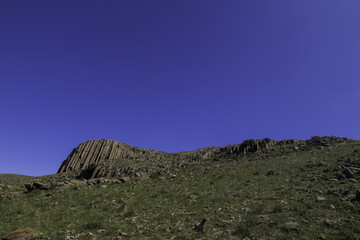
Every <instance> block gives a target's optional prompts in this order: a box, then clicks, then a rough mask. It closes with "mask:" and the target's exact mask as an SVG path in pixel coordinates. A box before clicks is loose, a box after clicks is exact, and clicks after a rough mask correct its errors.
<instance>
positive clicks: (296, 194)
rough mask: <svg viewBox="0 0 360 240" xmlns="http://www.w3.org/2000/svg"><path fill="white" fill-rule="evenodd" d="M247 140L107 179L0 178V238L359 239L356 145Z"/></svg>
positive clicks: (359, 148) (329, 140) (74, 174)
mask: <svg viewBox="0 0 360 240" xmlns="http://www.w3.org/2000/svg"><path fill="white" fill-rule="evenodd" d="M264 141H265V142H268V143H269V142H271V141H272V140H270V141H269V140H264ZM257 143H259V142H257ZM246 144H248V145H242V146H241V145H231V146H227V147H224V148H217V149H215V150H216V151H214V148H210V149H211V154H208V155H207V157H206V158H202V159H203V160H202V161H198V160H197V161H194V162H188V163H187V164H185V162H182V163H183V164H172V165H167V166H166V167H165V168H163V170H162V171H158V170H157V171H153V172H150V171H148V172H146V171H142V172H140V171H139V172H137V171H135V172H132V173H131V174H130V175H123V176H117V177H111V178H110V177H101V178H89V179H84V178H81V172H82V171H81V170H80V171H79V170H76V171H70V172H64V173H59V174H55V175H49V176H43V177H38V178H35V179H33V178H22V179H17V178H11V179H9V178H3V179H2V178H1V177H0V184H1V185H0V187H1V189H0V217H1V219H2V225H1V227H0V236H3V239H8V240H9V239H93V240H94V239H259V240H260V239H284V240H285V239H354V240H355V239H359V238H360V142H358V141H353V140H348V139H343V138H334V137H324V138H319V137H314V138H312V139H310V140H307V141H299V140H286V141H281V142H273V143H272V144H268V145H267V146H266V145H262V147H259V146H261V142H260V145H259V144H258V147H254V146H255V145H256V143H255V145H254V143H250V145H249V143H246ZM246 146H253V147H252V148H251V147H247V148H246ZM244 149H246V150H244ZM203 153H204V152H203ZM203 153H202V154H203ZM19 236H20V237H22V238H19ZM26 237H27V238H26Z"/></svg>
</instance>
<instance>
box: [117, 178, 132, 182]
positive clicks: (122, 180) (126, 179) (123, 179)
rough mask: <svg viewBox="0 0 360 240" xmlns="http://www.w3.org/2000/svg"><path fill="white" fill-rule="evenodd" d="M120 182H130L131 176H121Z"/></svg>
mask: <svg viewBox="0 0 360 240" xmlns="http://www.w3.org/2000/svg"><path fill="white" fill-rule="evenodd" d="M119 180H120V182H122V183H126V182H129V181H130V177H121V178H119Z"/></svg>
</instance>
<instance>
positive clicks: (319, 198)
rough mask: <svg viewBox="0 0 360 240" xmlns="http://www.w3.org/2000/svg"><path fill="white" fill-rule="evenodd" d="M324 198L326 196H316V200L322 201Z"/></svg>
mask: <svg viewBox="0 0 360 240" xmlns="http://www.w3.org/2000/svg"><path fill="white" fill-rule="evenodd" d="M325 200H326V198H324V197H316V201H318V202H323V201H325Z"/></svg>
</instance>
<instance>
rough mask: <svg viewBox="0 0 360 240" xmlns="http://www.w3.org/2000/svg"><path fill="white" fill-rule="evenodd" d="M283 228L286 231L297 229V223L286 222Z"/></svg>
mask: <svg viewBox="0 0 360 240" xmlns="http://www.w3.org/2000/svg"><path fill="white" fill-rule="evenodd" d="M284 229H285V230H287V231H297V230H298V229H299V225H298V224H297V223H296V222H287V223H285V224H284Z"/></svg>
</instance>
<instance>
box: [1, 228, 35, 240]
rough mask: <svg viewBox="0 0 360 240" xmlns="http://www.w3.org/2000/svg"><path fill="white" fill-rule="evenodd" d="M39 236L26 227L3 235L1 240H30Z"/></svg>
mask: <svg viewBox="0 0 360 240" xmlns="http://www.w3.org/2000/svg"><path fill="white" fill-rule="evenodd" d="M37 236H39V233H38V232H37V231H35V230H34V229H32V228H30V227H27V228H24V229H18V230H15V231H13V232H11V233H9V234H7V235H5V236H4V237H3V238H2V240H30V239H34V238H36V237H37Z"/></svg>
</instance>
